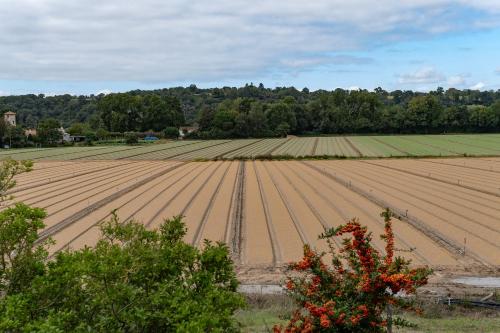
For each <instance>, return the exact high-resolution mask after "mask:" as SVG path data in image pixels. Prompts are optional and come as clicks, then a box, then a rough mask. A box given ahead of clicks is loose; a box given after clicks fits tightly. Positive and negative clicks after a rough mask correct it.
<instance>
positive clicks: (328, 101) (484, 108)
mask: <svg viewBox="0 0 500 333" xmlns="http://www.w3.org/2000/svg"><path fill="white" fill-rule="evenodd" d="M7 110H11V111H14V112H16V113H17V118H18V123H19V124H21V125H22V126H25V127H31V128H32V127H35V126H36V124H37V123H39V122H40V121H41V120H43V119H46V118H55V119H57V120H58V121H60V122H61V124H62V125H63V126H65V127H68V126H70V125H71V124H74V123H86V124H88V126H89V127H90V128H91V129H92V130H94V131H96V130H97V129H99V128H101V127H102V128H105V129H107V130H108V131H113V132H121V133H123V132H127V131H142V132H143V131H148V130H153V131H156V132H158V131H161V130H162V129H164V128H165V127H170V126H172V127H179V126H181V125H183V123H184V121H186V122H188V123H194V122H197V123H198V124H199V128H200V132H199V133H198V134H197V135H198V137H200V138H216V137H224V138H229V137H265V136H280V135H283V129H284V127H283V126H284V125H281V124H284V123H286V124H288V126H289V127H290V133H291V134H304V133H316V134H320V133H323V134H347V133H349V134H351V133H352V134H354V133H394V134H399V133H444V132H498V131H500V90H497V91H477V90H457V89H454V88H450V89H447V90H444V89H442V88H438V89H436V90H435V91H430V92H429V93H422V92H414V91H409V90H405V91H402V90H395V91H385V90H383V89H382V88H376V89H375V90H373V91H368V90H343V89H335V90H333V91H326V90H317V91H309V90H308V89H307V88H305V89H303V90H301V91H299V90H297V89H295V88H294V87H277V88H273V89H270V88H265V87H264V86H263V85H262V84H261V85H258V86H254V85H253V84H247V85H245V86H243V87H239V88H236V87H223V88H208V89H200V88H198V87H196V86H195V85H191V86H189V87H174V88H169V89H158V90H152V91H142V90H134V91H130V92H128V93H122V94H109V95H103V94H101V95H97V96H96V95H90V96H70V95H61V96H44V95H24V96H0V111H7ZM184 117H186V119H184ZM280 125H281V126H280ZM278 127H279V128H278ZM1 131H2V130H1V125H0V134H1Z"/></svg>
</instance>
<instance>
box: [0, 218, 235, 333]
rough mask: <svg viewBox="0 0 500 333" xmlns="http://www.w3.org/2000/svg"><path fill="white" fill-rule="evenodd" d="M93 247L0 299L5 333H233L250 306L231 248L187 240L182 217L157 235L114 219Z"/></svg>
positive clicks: (63, 258) (61, 258)
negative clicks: (245, 306)
mask: <svg viewBox="0 0 500 333" xmlns="http://www.w3.org/2000/svg"><path fill="white" fill-rule="evenodd" d="M101 232H102V238H101V239H100V240H99V242H98V243H97V245H96V246H95V247H94V248H88V247H87V248H84V249H82V250H78V251H69V250H68V251H65V252H60V253H58V254H57V255H56V257H55V259H54V260H53V261H50V262H49V263H48V264H47V265H46V266H45V272H44V273H43V274H42V275H39V276H37V277H35V278H34V279H33V281H32V283H31V284H27V285H26V287H25V288H24V289H23V290H22V291H21V292H18V293H11V294H8V295H7V296H6V297H4V298H3V299H0V331H2V332H5V331H6V332H209V331H210V332H231V331H236V330H237V327H236V323H235V319H234V318H233V313H234V311H235V310H236V309H238V308H240V307H242V306H243V304H244V301H243V299H242V297H241V296H240V295H239V294H238V293H237V292H236V287H237V280H236V278H235V273H234V269H233V264H232V261H231V260H230V258H229V251H228V248H227V247H226V246H225V245H223V244H221V243H216V244H214V243H211V242H208V241H206V242H205V245H204V248H203V250H199V249H197V248H195V247H194V246H191V245H189V244H186V243H184V242H183V237H184V236H185V234H186V228H185V225H184V223H183V222H182V218H181V217H175V218H173V219H171V220H166V221H165V222H164V223H163V224H162V225H161V226H160V228H159V230H156V231H149V230H146V229H145V227H144V226H143V225H142V224H139V223H135V222H133V221H132V222H125V223H121V222H120V221H119V220H118V218H117V216H116V215H115V214H113V217H112V218H111V220H109V221H107V222H104V223H103V224H102V225H101Z"/></svg>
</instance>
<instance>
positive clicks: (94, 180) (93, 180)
mask: <svg viewBox="0 0 500 333" xmlns="http://www.w3.org/2000/svg"><path fill="white" fill-rule="evenodd" d="M155 167H157V166H156V165H155V166H152V167H150V168H148V169H146V170H150V169H154V168H155ZM107 170H109V169H107ZM107 170H106V171H107ZM136 170H144V166H141V165H139V166H137V167H135V168H132V169H128V170H127V171H136ZM114 173H115V171H111V172H109V173H105V174H103V175H100V176H98V177H94V178H85V179H83V180H81V181H78V182H76V183H71V184H65V185H64V187H62V188H58V189H56V190H55V191H58V190H61V189H64V188H68V187H69V186H70V188H69V189H67V190H65V191H63V192H58V193H54V190H52V191H51V193H52V195H49V196H43V197H41V198H40V195H39V194H36V195H32V196H29V197H23V196H21V198H22V201H23V202H28V200H30V199H33V198H37V197H38V198H39V199H38V201H31V202H29V204H30V205H35V204H37V203H39V202H43V201H45V200H48V199H52V198H55V197H58V196H60V195H63V194H67V193H71V192H73V191H75V190H79V189H82V188H84V187H85V186H88V185H91V184H95V183H97V182H99V181H98V180H99V179H101V178H105V177H108V176H109V174H114ZM124 177H127V175H125V176H124ZM121 178H123V177H120V178H118V179H121ZM70 179H71V178H70ZM113 179H114V178H112V177H111V178H105V179H104V180H108V182H105V183H104V184H101V185H97V186H94V187H91V188H90V189H88V190H86V191H91V190H93V189H95V188H98V187H101V186H103V185H106V184H109V183H111V182H114V181H116V180H113ZM81 184H85V185H81ZM77 185H80V186H77ZM57 186H59V185H55V186H48V187H44V188H41V189H39V190H37V191H30V194H35V193H39V192H42V191H46V190H51V189H53V188H54V187H57ZM75 186H76V187H75ZM80 193H84V192H80ZM43 194H46V193H43ZM56 203H59V202H56ZM47 207H50V205H49V206H46V207H42V208H47Z"/></svg>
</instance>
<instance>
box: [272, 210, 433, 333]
mask: <svg viewBox="0 0 500 333" xmlns="http://www.w3.org/2000/svg"><path fill="white" fill-rule="evenodd" d="M382 216H383V217H384V219H385V233H384V234H383V235H381V238H382V239H383V240H384V242H385V243H386V246H385V255H382V254H380V253H379V252H378V251H377V250H376V249H375V248H374V247H373V245H372V244H371V241H372V238H371V233H369V232H368V230H367V228H366V227H363V226H361V224H360V223H359V222H358V221H357V220H356V219H353V220H351V221H349V222H348V223H347V224H345V225H341V226H339V227H337V228H332V229H330V230H328V231H326V232H325V233H324V234H323V235H321V238H324V239H326V240H327V241H328V244H329V248H330V250H329V255H331V257H332V259H331V266H327V265H325V264H324V262H323V257H324V255H325V254H324V253H317V252H315V251H313V250H311V248H310V247H309V246H308V245H306V246H304V257H303V259H302V260H301V261H299V262H297V263H292V264H291V265H290V269H291V270H293V271H295V272H298V273H301V274H300V275H299V277H295V278H294V277H290V278H288V281H287V283H286V288H287V289H288V291H289V293H290V295H291V296H292V297H293V298H294V299H295V300H296V302H297V304H298V305H299V306H300V308H299V309H298V310H296V311H295V312H294V314H293V317H292V318H291V320H290V322H289V323H288V324H287V325H286V327H285V328H284V329H283V328H282V327H281V326H275V328H274V331H275V332H281V331H282V330H284V331H285V332H312V331H315V332H382V331H384V327H385V326H386V325H387V321H386V319H384V317H383V312H384V310H385V309H386V307H387V306H388V305H393V306H396V307H400V308H404V309H411V308H413V307H412V304H411V302H410V301H409V300H407V299H405V298H401V297H397V295H398V294H399V293H404V294H405V295H411V294H414V293H415V292H416V288H417V287H419V286H422V285H424V284H426V283H427V278H428V276H429V275H430V274H431V271H430V270H429V269H427V268H416V269H410V268H409V265H410V261H409V260H405V259H403V258H401V257H394V234H393V231H392V221H391V216H392V214H391V212H390V211H389V210H386V211H385V212H384V213H382ZM346 234H351V237H350V238H344V240H343V243H342V247H341V249H340V250H339V253H337V250H336V245H335V243H334V240H335V237H337V236H343V235H346ZM394 322H395V324H399V325H405V324H407V323H406V322H405V321H404V320H403V319H398V318H395V319H394Z"/></svg>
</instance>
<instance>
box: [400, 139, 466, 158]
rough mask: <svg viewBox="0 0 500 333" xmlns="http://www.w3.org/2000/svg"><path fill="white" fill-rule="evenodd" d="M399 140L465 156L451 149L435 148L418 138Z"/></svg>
mask: <svg viewBox="0 0 500 333" xmlns="http://www.w3.org/2000/svg"><path fill="white" fill-rule="evenodd" d="M399 138H400V139H403V140H405V141H409V142H411V143H418V144H421V145H423V146H427V147H430V148H434V149H437V150H444V151H447V152H449V153H452V154H454V155H463V153H459V152H458V151H453V150H450V149H447V148H444V147H439V146H435V145H433V144H430V143H428V142H422V141H419V140H418V138H416V139H409V138H407V137H405V136H400V137H399Z"/></svg>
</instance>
